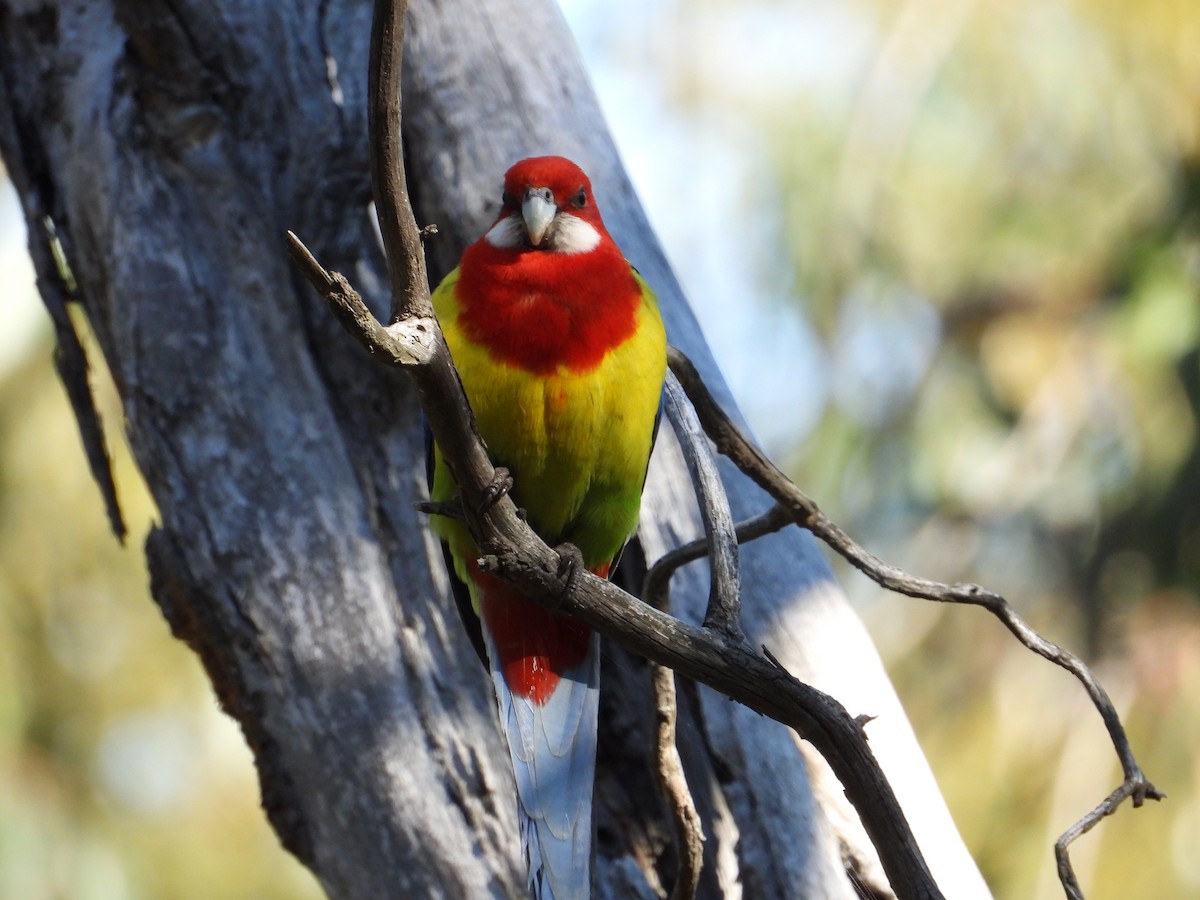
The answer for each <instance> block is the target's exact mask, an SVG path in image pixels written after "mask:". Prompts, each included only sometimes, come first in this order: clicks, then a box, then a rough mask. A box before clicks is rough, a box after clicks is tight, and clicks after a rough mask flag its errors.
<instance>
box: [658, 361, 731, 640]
mask: <svg viewBox="0 0 1200 900" xmlns="http://www.w3.org/2000/svg"><path fill="white" fill-rule="evenodd" d="M663 391H664V395H665V398H666V408H667V416H668V418H669V419H670V420H671V424H672V425H673V426H674V428H675V435H676V437H678V438H679V443H680V444H681V445H683V449H684V453H683V456H684V459H685V460H686V461H687V467H688V472H689V474H690V475H691V476H692V484H693V485H694V486H695V489H696V499H697V500H698V501H699V503H700V516H701V518H702V519H703V520H704V543H705V546H706V548H707V554H708V559H709V572H710V581H711V584H710V586H709V591H708V609H707V610H706V611H705V613H704V625H705V627H707V628H715V629H717V630H718V631H720V632H721V633H722V634H724V635H725V636H726V637H728V638H729V639H731V640H738V641H740V640H743V639H744V634H743V632H742V626H741V624H740V623H739V621H738V616H739V612H740V606H741V585H740V580H739V577H738V540H737V538H736V537H735V535H734V525H733V513H732V512H731V511H730V509H729V498H728V497H727V496H725V487H724V485H723V484H722V483H721V474H720V473H719V472H718V471H717V461H716V458H715V457H714V456H713V452H712V448H711V447H710V446H709V443H708V436H707V435H705V433H704V429H703V428H702V427H701V425H700V420H699V419H698V418H697V417H696V411H695V409H693V408H692V404H691V403H689V402H688V399H687V395H686V394H685V393H684V391H683V388H682V387H681V386H680V384H679V381H678V379H676V377H675V375H674V374H673V373H671V372H668V373H667V379H666V383H665V384H664V386H663ZM659 608H660V609H665V608H666V607H662V606H660V607H659Z"/></svg>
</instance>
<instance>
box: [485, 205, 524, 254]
mask: <svg viewBox="0 0 1200 900" xmlns="http://www.w3.org/2000/svg"><path fill="white" fill-rule="evenodd" d="M483 237H484V240H486V241H487V242H488V243H489V244H491V245H492V246H493V247H502V248H505V249H511V248H513V247H520V246H522V245H523V244H524V243H525V225H524V223H523V222H522V221H521V216H520V214H519V213H514V214H513V215H511V216H505V217H504V218H503V219H501V220H500V221H499V222H497V223H496V224H495V225H493V226H492V227H491V230H489V231H488V233H487V234H485V235H484V236H483Z"/></svg>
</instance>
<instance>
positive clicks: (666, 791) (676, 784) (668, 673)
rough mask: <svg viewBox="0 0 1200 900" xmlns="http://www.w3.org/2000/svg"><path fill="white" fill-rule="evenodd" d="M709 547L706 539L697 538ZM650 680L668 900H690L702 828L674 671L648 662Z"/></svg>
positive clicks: (700, 853) (696, 878)
mask: <svg viewBox="0 0 1200 900" xmlns="http://www.w3.org/2000/svg"><path fill="white" fill-rule="evenodd" d="M697 543H698V544H700V545H701V546H703V547H704V549H705V551H707V549H708V545H707V542H706V541H697ZM659 599H660V600H661V602H662V604H664V605H661V606H658V605H656V607H655V608H657V609H660V610H661V611H663V612H667V611H668V610H667V607H666V606H665V604H666V603H667V595H666V592H665V591H664V592H663V593H662V595H661V597H660V598H659ZM650 683H651V687H652V689H653V691H654V706H655V724H656V727H655V729H654V747H653V754H654V774H655V780H656V781H657V783H658V789H659V791H660V792H661V793H662V797H663V802H665V803H666V805H667V810H668V812H669V813H670V815H671V823H672V825H673V826H674V828H675V849H676V853H677V854H678V859H677V860H676V864H675V885H674V887H672V888H671V897H670V900H692V898H694V897H695V896H696V889H697V887H699V884H700V870H701V868H702V867H703V865H704V827H703V825H702V824H701V822H700V813H699V812H697V811H696V802H695V800H694V799H693V798H692V792H691V789H690V788H689V787H688V783H687V775H686V774H685V773H684V771H683V761H682V760H681V759H680V758H679V748H678V746H677V745H676V743H675V735H676V723H677V721H678V718H679V697H678V693H677V691H676V688H675V673H674V672H673V671H672V670H671V669H669V668H667V667H666V666H664V665H660V664H659V663H654V662H652V663H651V664H650Z"/></svg>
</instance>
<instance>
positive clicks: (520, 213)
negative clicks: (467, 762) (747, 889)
mask: <svg viewBox="0 0 1200 900" xmlns="http://www.w3.org/2000/svg"><path fill="white" fill-rule="evenodd" d="M433 304H434V308H435V310H436V312H437V316H438V320H439V321H440V323H441V327H442V331H443V333H444V334H445V337H446V343H447V344H448V345H449V348H450V353H451V356H452V357H453V359H454V364H455V366H456V367H457V369H458V373H459V376H460V377H461V379H462V385H463V389H464V390H465V391H466V395H467V399H468V400H469V401H470V403H471V407H472V409H473V410H474V412H475V417H476V420H477V422H478V426H479V433H480V435H481V436H482V437H483V439H484V442H485V443H486V444H487V447H488V451H489V453H490V455H491V457H492V460H493V461H494V462H495V463H496V464H497V465H499V466H504V467H506V468H507V469H508V470H509V472H510V473H511V476H512V480H513V481H512V489H511V495H512V498H513V500H514V502H515V503H516V504H517V506H518V507H521V508H523V509H524V510H525V512H526V515H527V518H528V522H529V524H530V526H531V527H532V528H533V529H534V531H536V532H537V533H538V535H539V536H541V538H542V539H543V540H545V541H546V542H547V543H548V544H550V545H551V546H555V545H558V544H561V543H571V544H574V545H575V546H576V547H578V548H579V550H580V553H581V554H582V557H583V562H584V565H585V566H586V567H587V568H588V569H590V570H591V571H592V572H595V573H596V574H598V575H600V576H601V577H607V575H608V573H609V568H610V566H611V565H612V563H613V562H614V560H615V559H616V557H617V555H618V554H619V553H620V551H621V548H622V547H623V546H624V544H625V542H626V541H627V540H628V539H629V537H630V536H631V535H632V534H633V532H634V530H635V529H636V527H637V523H638V511H639V507H640V504H641V494H642V486H643V483H644V481H645V475H646V466H647V464H648V462H649V459H650V449H651V445H652V443H653V440H654V431H655V427H656V424H657V416H658V410H659V405H660V399H661V393H662V384H663V378H664V376H665V372H666V336H665V333H664V330H663V324H662V319H661V318H660V316H659V312H658V307H657V305H656V303H655V299H654V295H653V293H652V292H651V291H650V289H649V287H647V285H646V283H645V282H644V281H643V280H642V278H641V276H640V275H638V273H637V272H636V271H635V270H634V269H633V268H632V267H631V266H630V264H629V262H628V261H627V260H626V259H625V257H624V256H623V255H622V254H621V251H620V250H619V249H618V248H617V245H616V244H615V243H614V242H613V239H612V238H611V237H610V236H609V234H608V232H607V231H606V230H605V228H604V223H603V222H602V221H601V219H600V212H599V210H598V209H597V208H596V202H595V199H594V198H593V196H592V188H591V184H590V182H589V181H588V178H587V176H586V175H585V174H584V173H583V171H582V170H581V169H580V168H579V167H578V166H576V165H575V164H574V163H572V162H570V161H568V160H565V159H562V158H560V157H554V156H547V157H538V158H534V159H526V160H523V161H522V162H519V163H517V164H516V165H515V166H513V167H512V168H511V169H509V171H508V173H507V174H506V175H505V178H504V194H503V198H502V205H501V209H500V214H499V216H498V218H497V219H496V221H495V223H494V224H493V225H492V226H491V228H490V229H489V230H488V231H487V233H486V234H484V235H483V237H481V238H480V239H479V240H478V241H476V242H475V243H474V244H472V245H471V246H470V247H468V248H467V250H466V251H465V252H464V253H463V256H462V260H461V262H460V264H459V266H458V268H457V269H455V270H454V271H453V272H451V273H450V274H449V275H448V276H446V278H445V280H444V281H442V283H441V284H440V285H439V286H438V288H437V290H435V291H434V294H433ZM431 450H432V454H433V456H432V460H431V462H432V466H431V478H432V483H431V487H430V496H431V498H432V499H433V500H435V501H451V500H453V499H454V498H455V494H456V487H455V485H454V482H453V480H452V478H451V476H450V473H449V471H448V469H447V468H446V466H445V464H444V462H443V461H442V458H441V454H440V452H438V450H437V448H436V447H433V448H431ZM434 528H435V530H436V531H437V533H438V534H439V536H440V537H441V538H442V540H443V542H444V547H445V549H446V556H447V560H448V562H449V563H450V565H451V566H452V568H453V572H452V575H453V576H455V577H456V578H457V579H458V580H460V581H461V582H462V584H465V585H466V586H467V590H466V591H462V590H461V589H460V590H459V591H458V594H459V598H460V609H461V611H462V612H463V617H464V621H465V622H466V623H467V625H468V628H469V629H471V628H474V629H476V630H477V631H479V630H480V629H479V626H480V625H482V629H481V632H482V645H483V647H485V648H486V657H487V662H488V664H489V668H490V670H491V673H492V678H493V682H494V684H495V691H496V699H497V705H498V707H499V713H500V724H501V726H502V729H503V731H504V735H505V737H506V739H507V742H508V747H509V753H510V756H511V757H512V765H513V770H514V772H515V774H516V784H517V800H518V819H519V821H520V825H521V839H522V846H523V849H524V853H525V859H526V862H527V864H528V867H529V884H530V888H531V890H532V892H533V894H534V896H535V897H539V898H551V897H553V898H557V900H568V898H585V897H587V896H588V894H589V890H590V867H591V838H592V815H591V812H592V782H593V778H594V773H595V762H596V719H597V710H598V703H599V673H600V660H599V636H598V635H595V634H593V633H592V632H591V631H590V630H589V629H588V628H586V627H585V626H583V625H581V624H579V623H578V622H573V621H570V620H568V619H565V618H562V617H560V616H557V615H555V614H553V613H551V612H548V611H546V610H544V609H543V608H541V607H539V606H537V605H535V604H533V603H531V602H530V601H528V600H526V599H524V598H523V597H521V596H520V595H519V594H518V593H517V592H516V591H515V589H513V588H512V587H510V586H508V585H507V584H505V583H504V582H502V581H500V580H499V579H497V578H495V577H494V576H492V575H489V574H486V573H483V572H481V571H480V570H479V566H478V564H477V558H478V556H479V553H478V550H477V549H476V548H475V546H474V544H473V543H472V541H471V537H470V535H469V534H468V532H467V529H466V527H465V526H464V524H463V523H462V522H460V521H457V520H454V519H451V518H448V517H435V518H434ZM459 587H460V588H461V585H460V586H459ZM478 646H479V644H478V643H477V647H478Z"/></svg>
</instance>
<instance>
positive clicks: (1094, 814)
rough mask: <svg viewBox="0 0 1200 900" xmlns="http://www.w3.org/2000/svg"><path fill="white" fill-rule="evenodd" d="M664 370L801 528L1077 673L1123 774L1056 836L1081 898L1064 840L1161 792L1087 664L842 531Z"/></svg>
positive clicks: (681, 361) (901, 587)
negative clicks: (982, 614) (965, 608)
mask: <svg viewBox="0 0 1200 900" xmlns="http://www.w3.org/2000/svg"><path fill="white" fill-rule="evenodd" d="M668 362H669V364H670V367H671V370H672V371H673V372H674V373H675V374H676V376H677V377H678V378H679V381H680V383H681V384H682V386H683V389H684V390H685V391H686V392H687V395H688V397H689V399H690V400H691V401H692V403H693V404H694V405H695V407H696V412H697V414H698V415H699V417H700V420H701V421H702V422H703V423H704V430H705V431H706V432H707V433H708V435H709V436H710V437H711V438H712V439H713V441H714V443H715V444H716V446H717V449H718V450H719V451H720V452H721V453H722V454H724V455H725V456H727V457H729V459H731V460H732V461H733V462H734V464H735V465H737V467H738V468H739V469H741V470H742V471H743V472H744V473H745V474H746V475H747V476H749V477H750V478H751V479H752V480H753V481H754V482H755V483H756V484H757V485H759V487H761V488H762V489H763V490H765V491H766V492H767V493H768V494H770V495H771V496H772V497H773V498H774V499H775V501H776V503H778V504H779V505H780V506H782V507H784V508H785V509H787V510H789V511H790V513H791V515H792V517H793V519H794V521H795V522H796V524H797V525H800V526H801V527H803V528H807V529H808V530H809V531H811V532H812V533H813V534H814V535H816V536H817V537H818V538H820V539H821V540H822V541H824V542H825V543H826V544H828V545H829V546H830V547H831V548H832V549H833V550H835V551H836V552H837V553H838V554H839V555H841V556H842V557H843V558H844V559H845V560H846V561H847V562H849V563H850V564H851V565H853V566H854V567H855V568H856V569H858V570H859V571H860V572H862V573H863V574H864V575H866V576H867V577H868V578H870V579H871V580H872V581H874V582H875V583H876V584H878V585H880V586H881V587H884V588H887V589H888V590H892V591H896V592H897V593H901V594H907V595H908V596H910V597H917V598H920V599H924V600H936V601H938V602H939V603H964V604H970V605H972V606H982V607H983V608H984V609H986V610H987V611H988V612H990V613H992V615H994V616H996V618H998V619H999V620H1000V621H1001V622H1003V623H1004V625H1005V627H1006V628H1008V630H1009V631H1010V632H1012V634H1013V635H1014V636H1015V637H1016V638H1017V640H1018V641H1020V642H1021V643H1022V644H1023V645H1024V646H1025V647H1027V648H1028V649H1029V650H1032V651H1033V652H1034V653H1036V654H1038V655H1039V656H1041V657H1043V658H1044V659H1047V660H1049V661H1050V662H1052V663H1054V664H1055V665H1057V666H1060V667H1062V668H1063V669H1066V670H1067V671H1068V672H1070V673H1071V674H1072V675H1074V676H1075V677H1076V679H1078V680H1079V682H1080V683H1081V684H1082V685H1083V687H1084V690H1085V691H1087V694H1088V697H1089V698H1091V701H1092V704H1093V705H1094V706H1095V707H1096V710H1097V711H1098V712H1099V713H1100V717H1101V719H1103V721H1104V725H1105V728H1107V729H1108V734H1109V738H1110V739H1111V741H1112V744H1113V748H1114V750H1115V751H1116V753H1117V758H1118V759H1119V760H1120V762H1121V769H1122V772H1123V774H1124V781H1123V782H1122V784H1121V785H1120V786H1119V787H1118V788H1117V789H1116V790H1115V791H1113V793H1112V794H1110V795H1109V796H1108V797H1107V798H1105V800H1104V801H1103V802H1101V803H1100V804H1099V805H1098V806H1096V807H1095V809H1093V810H1092V811H1091V812H1089V813H1088V814H1087V815H1086V816H1084V817H1083V818H1082V819H1080V820H1079V821H1078V822H1076V823H1075V824H1074V825H1072V826H1071V828H1069V829H1068V830H1067V831H1066V832H1064V833H1063V834H1062V836H1060V837H1059V839H1058V841H1056V842H1055V845H1054V850H1055V856H1056V858H1057V860H1058V871H1059V879H1060V880H1061V881H1062V885H1063V889H1064V890H1065V891H1066V894H1067V896H1068V897H1071V898H1082V897H1083V894H1082V892H1081V891H1080V889H1079V884H1078V881H1077V880H1076V878H1075V873H1074V871H1073V870H1072V868H1071V862H1070V858H1069V855H1068V852H1067V848H1068V847H1069V846H1070V844H1071V842H1072V841H1074V840H1075V839H1076V838H1078V837H1079V836H1080V835H1082V834H1084V833H1086V832H1087V831H1088V830H1090V829H1091V828H1092V827H1093V826H1094V825H1095V824H1096V823H1097V822H1098V821H1099V820H1100V819H1102V818H1104V817H1105V816H1107V815H1111V814H1112V813H1113V812H1114V811H1115V810H1116V808H1117V807H1118V806H1119V805H1120V804H1121V803H1122V802H1123V801H1124V800H1125V798H1127V797H1128V798H1131V799H1132V801H1133V805H1134V807H1139V806H1141V805H1142V804H1143V803H1144V802H1145V801H1146V800H1147V799H1150V800H1161V799H1163V798H1164V797H1166V794H1164V793H1163V792H1162V791H1160V790H1159V789H1158V788H1156V787H1155V786H1154V785H1153V784H1152V783H1151V782H1150V781H1149V780H1148V779H1147V778H1146V776H1145V774H1144V773H1143V772H1142V770H1141V767H1140V766H1139V765H1138V762H1137V760H1136V759H1135V758H1134V755H1133V748H1132V747H1131V746H1130V744H1129V738H1128V737H1127V736H1126V734H1125V727H1124V726H1123V725H1122V724H1121V719H1120V716H1118V715H1117V711H1116V708H1115V707H1114V706H1113V704H1112V701H1111V700H1110V699H1109V696H1108V693H1107V692H1106V691H1105V690H1104V688H1103V686H1102V685H1101V684H1100V682H1099V681H1097V680H1096V678H1095V676H1094V675H1092V673H1091V670H1090V669H1088V667H1087V666H1086V665H1085V664H1084V663H1083V661H1082V660H1080V659H1079V658H1078V657H1077V656H1075V655H1074V654H1072V653H1070V652H1068V651H1066V650H1063V649H1062V648H1061V647H1059V646H1058V645H1057V644H1054V643H1052V642H1050V641H1048V640H1046V639H1045V638H1043V637H1042V636H1041V635H1040V634H1038V633H1037V632H1036V631H1034V630H1033V629H1032V628H1031V627H1030V626H1029V625H1028V624H1027V623H1026V622H1025V621H1024V620H1023V619H1022V618H1021V617H1020V616H1019V615H1018V614H1017V612H1016V611H1015V610H1014V609H1013V608H1012V606H1010V605H1009V603H1008V601H1007V600H1005V599H1004V597H1002V596H1000V595H999V594H997V593H995V592H993V591H989V590H987V589H986V588H982V587H980V586H979V585H977V584H954V585H948V584H942V583H940V582H936V581H931V580H929V579H926V578H918V577H915V576H913V575H909V574H908V573H906V572H904V571H902V570H901V569H899V568H897V567H896V566H893V565H890V564H888V563H885V562H883V561H882V560H880V559H878V558H877V557H875V556H873V555H872V554H870V553H868V552H867V551H866V550H865V549H863V548H862V547H861V546H859V545H858V544H857V543H855V542H854V541H853V540H852V539H851V538H850V537H849V535H847V534H846V533H845V532H844V531H842V529H841V528H839V527H838V526H837V525H835V524H834V523H833V522H832V521H830V519H829V518H828V517H827V516H826V515H825V514H824V513H823V512H821V510H820V509H819V508H818V506H817V504H816V503H814V502H813V500H812V499H811V498H809V497H808V496H807V495H806V494H804V492H803V491H801V490H800V488H798V487H797V486H796V485H795V484H794V483H793V482H792V481H791V480H790V479H789V478H788V477H787V476H786V475H784V474H783V473H782V472H781V471H779V469H778V468H777V467H776V466H775V464H774V463H772V462H771V461H770V460H769V459H767V457H766V456H765V455H764V454H763V453H762V451H761V450H759V449H758V448H757V447H756V446H754V444H753V443H751V442H750V440H749V439H747V438H746V436H745V435H744V434H742V432H741V430H740V429H739V428H738V427H737V425H735V424H734V423H733V421H732V420H731V419H730V418H729V416H727V415H726V414H725V411H724V410H722V409H721V407H720V405H719V404H718V403H717V402H716V400H715V399H714V398H713V396H712V394H711V393H710V392H709V390H708V388H707V387H706V386H705V385H704V382H703V380H702V379H701V378H700V375H699V373H698V372H697V371H696V368H695V366H693V365H692V363H691V361H690V360H689V359H688V358H687V357H686V356H685V355H684V354H683V353H681V352H680V351H679V350H677V349H675V348H673V347H672V348H670V349H669V350H668Z"/></svg>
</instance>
